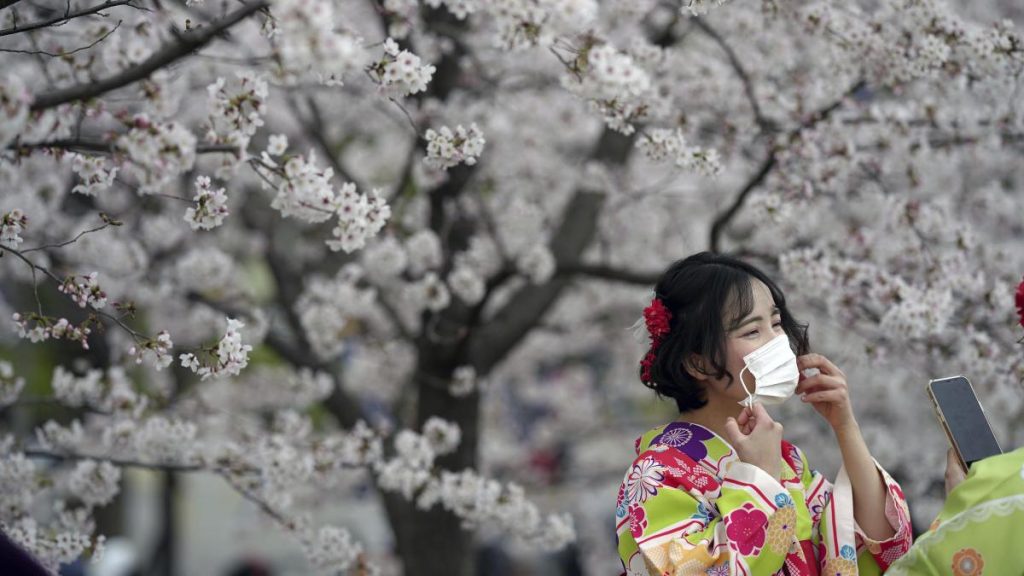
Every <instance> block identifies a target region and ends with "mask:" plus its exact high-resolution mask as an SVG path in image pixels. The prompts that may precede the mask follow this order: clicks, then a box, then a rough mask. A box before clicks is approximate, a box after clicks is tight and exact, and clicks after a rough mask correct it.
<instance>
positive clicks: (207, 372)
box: [178, 318, 252, 380]
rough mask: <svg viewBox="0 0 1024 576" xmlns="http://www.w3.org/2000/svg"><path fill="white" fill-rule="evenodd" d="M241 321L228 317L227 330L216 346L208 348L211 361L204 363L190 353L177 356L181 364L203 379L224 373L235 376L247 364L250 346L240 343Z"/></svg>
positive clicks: (242, 325) (242, 324)
mask: <svg viewBox="0 0 1024 576" xmlns="http://www.w3.org/2000/svg"><path fill="white" fill-rule="evenodd" d="M244 326H245V324H244V323H242V321H240V320H237V319H235V318H228V326H227V331H226V332H225V333H224V337H223V338H221V340H220V342H218V343H217V347H216V348H213V349H211V350H209V351H208V352H209V354H210V356H211V357H212V362H209V363H204V362H201V361H200V360H199V358H198V357H197V356H196V355H195V354H192V353H185V354H181V355H179V356H178V359H179V360H180V361H181V365H182V366H183V367H185V368H188V369H189V370H191V371H192V372H194V373H196V374H198V375H199V377H200V378H201V379H203V380H206V379H207V378H211V377H215V376H216V377H221V376H224V375H233V376H237V375H238V374H239V373H240V372H241V371H242V369H243V368H245V367H246V366H247V365H248V364H249V352H251V351H252V346H251V345H249V344H243V343H242V333H241V331H240V329H241V328H243V327H244Z"/></svg>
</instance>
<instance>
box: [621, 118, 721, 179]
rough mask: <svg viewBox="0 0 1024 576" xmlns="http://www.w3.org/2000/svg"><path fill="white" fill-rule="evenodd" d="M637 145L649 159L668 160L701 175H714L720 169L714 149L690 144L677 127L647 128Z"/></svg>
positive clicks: (719, 162)
mask: <svg viewBox="0 0 1024 576" xmlns="http://www.w3.org/2000/svg"><path fill="white" fill-rule="evenodd" d="M637 146H638V147H639V148H640V149H641V150H642V151H643V152H644V154H645V155H646V156H647V157H648V158H650V159H651V160H655V161H660V160H670V161H672V162H673V163H674V164H675V165H676V166H678V167H679V168H682V169H683V170H686V171H690V172H696V173H698V174H700V175H702V176H715V175H717V174H718V173H719V172H721V171H722V164H721V160H720V159H719V156H718V152H717V151H716V150H714V149H705V148H701V147H700V146H690V145H689V144H688V143H687V141H686V137H685V136H684V135H683V131H682V130H681V129H678V128H676V129H675V130H669V129H664V128H661V129H653V130H648V131H646V132H645V133H644V134H643V135H642V137H641V138H640V139H639V140H638V141H637Z"/></svg>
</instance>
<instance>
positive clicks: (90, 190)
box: [71, 154, 118, 196]
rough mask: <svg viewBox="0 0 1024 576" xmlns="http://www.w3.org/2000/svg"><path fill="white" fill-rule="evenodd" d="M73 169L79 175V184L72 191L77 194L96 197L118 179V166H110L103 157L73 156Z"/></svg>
mask: <svg viewBox="0 0 1024 576" xmlns="http://www.w3.org/2000/svg"><path fill="white" fill-rule="evenodd" d="M71 169H72V170H73V171H74V173H75V174H77V175H78V178H79V182H78V183H77V184H75V187H74V188H72V189H71V191H72V192H75V193H76V194H83V195H85V196H95V195H96V194H98V193H99V192H102V191H104V190H106V189H108V188H110V187H111V186H112V185H113V184H114V178H116V177H117V171H118V167H117V166H109V165H108V162H107V159H106V158H105V157H103V156H86V155H85V154H73V155H72V159H71Z"/></svg>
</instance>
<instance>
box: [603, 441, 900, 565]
mask: <svg viewBox="0 0 1024 576" xmlns="http://www.w3.org/2000/svg"><path fill="white" fill-rule="evenodd" d="M780 452H781V454H780V458H782V474H781V476H782V478H781V481H777V480H775V478H773V477H771V475H769V474H768V473H766V472H765V471H763V470H761V469H760V468H758V467H756V466H754V465H752V464H747V463H745V462H741V461H740V460H739V457H738V456H737V454H736V452H735V451H734V450H733V449H732V447H731V446H729V444H728V442H726V441H725V440H724V439H722V438H721V437H719V436H718V435H716V434H715V433H714V432H712V431H710V430H708V429H707V428H705V427H703V426H700V425H697V424H692V423H688V422H671V423H669V424H666V425H663V426H659V427H657V428H653V429H651V430H649V431H647V432H646V433H644V434H643V435H641V436H640V437H639V438H637V440H636V454H637V457H636V459H635V460H634V461H633V464H632V466H631V467H630V469H629V471H627V473H626V477H625V479H624V480H623V482H622V485H621V486H620V487H619V495H618V502H617V505H616V512H615V517H616V536H617V538H618V548H619V558H620V560H621V561H622V565H623V568H624V570H625V572H624V574H626V575H628V576H662V575H669V576H676V575H681V574H708V575H726V574H730V575H740V576H762V575H769V574H777V575H788V576H807V575H815V576H817V575H824V574H828V575H829V576H847V575H851V574H880V573H882V572H884V571H885V570H886V569H887V568H888V567H889V565H890V564H891V563H892V562H894V561H895V560H896V559H897V558H899V557H900V556H902V555H904V554H905V553H906V552H907V550H908V549H909V548H910V544H911V539H912V532H911V525H910V513H909V511H908V510H907V504H906V500H905V499H904V497H903V492H902V490H901V489H900V487H899V485H898V484H896V482H895V481H893V479H892V478H890V477H889V475H888V474H887V473H886V472H885V471H884V470H882V468H881V467H879V468H878V469H879V470H880V471H881V473H882V477H883V478H884V480H885V485H886V487H887V495H886V501H885V515H886V518H888V520H889V523H890V524H891V525H892V528H893V530H895V532H896V534H895V535H894V536H893V537H891V538H889V539H888V540H884V541H876V540H872V539H870V538H868V537H867V536H865V535H864V533H863V531H862V530H861V529H860V526H858V525H857V524H856V522H855V521H854V518H853V494H852V489H851V487H850V483H849V479H848V478H847V476H846V471H845V468H844V469H841V470H840V472H839V478H838V479H837V481H836V484H835V486H833V485H832V484H831V483H830V482H829V481H828V480H826V479H825V477H824V476H822V475H821V474H819V473H818V472H815V471H813V470H811V469H810V467H809V466H808V464H807V459H806V457H805V456H804V455H803V453H802V452H801V451H800V450H799V449H797V447H796V446H793V445H792V444H790V443H789V442H786V441H783V442H782V446H781V450H780ZM876 466H877V462H876Z"/></svg>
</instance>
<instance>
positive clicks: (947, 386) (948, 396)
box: [928, 376, 1003, 472]
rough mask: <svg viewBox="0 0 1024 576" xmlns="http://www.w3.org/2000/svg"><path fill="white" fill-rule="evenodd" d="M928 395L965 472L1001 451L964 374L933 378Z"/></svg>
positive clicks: (929, 383) (972, 388)
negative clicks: (976, 463)
mask: <svg viewBox="0 0 1024 576" xmlns="http://www.w3.org/2000/svg"><path fill="white" fill-rule="evenodd" d="M928 396H929V397H931V399H932V404H934V405H935V414H936V416H938V418H939V422H940V423H941V424H942V428H943V429H944V430H945V431H946V437H947V438H948V439H949V443H950V444H951V445H952V446H953V451H954V452H956V455H957V458H958V459H959V460H960V466H961V467H963V469H964V472H967V470H968V469H969V468H970V467H971V464H973V463H975V462H977V461H978V460H981V459H982V458H987V457H989V456H993V455H996V454H1002V452H1003V451H1002V450H1001V449H1000V448H999V442H998V441H996V436H995V434H993V433H992V427H991V426H989V424H988V419H987V418H986V417H985V409H984V408H982V407H981V402H979V401H978V397H977V396H976V395H975V394H974V387H973V386H971V382H970V380H968V379H967V378H965V377H963V376H953V377H950V378H940V379H937V380H932V381H930V382H928Z"/></svg>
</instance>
